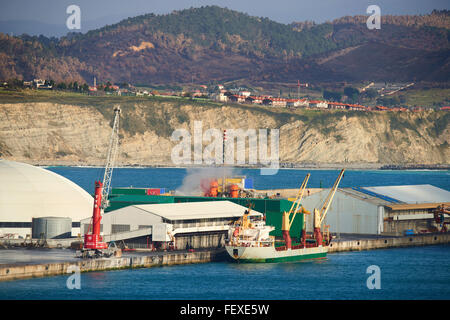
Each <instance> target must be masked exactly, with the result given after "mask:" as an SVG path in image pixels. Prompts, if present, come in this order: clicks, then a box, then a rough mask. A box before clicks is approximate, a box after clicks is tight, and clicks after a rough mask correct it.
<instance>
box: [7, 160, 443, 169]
mask: <svg viewBox="0 0 450 320" xmlns="http://www.w3.org/2000/svg"><path fill="white" fill-rule="evenodd" d="M4 160H11V161H18V162H24V163H27V164H30V165H33V166H37V167H43V168H49V167H77V168H103V167H104V164H99V163H79V162H74V161H33V160H31V161H27V160H24V159H17V160H16V159H4ZM224 167H225V168H236V169H255V170H259V169H262V168H264V167H261V166H256V165H232V166H229V165H227V166H220V165H219V166H211V165H204V166H202V165H198V164H195V165H183V166H174V165H170V164H167V163H128V164H123V165H118V166H116V167H115V168H119V169H129V168H131V169H147V168H155V169H157V168H162V169H206V168H224ZM342 168H345V169H348V170H386V171H389V170H391V171H397V170H399V171H400V170H416V171H421V170H433V171H447V170H450V164H412V165H398V164H381V163H316V164H314V163H304V164H301V163H300V164H292V163H280V166H279V170H302V169H309V170H340V169H342Z"/></svg>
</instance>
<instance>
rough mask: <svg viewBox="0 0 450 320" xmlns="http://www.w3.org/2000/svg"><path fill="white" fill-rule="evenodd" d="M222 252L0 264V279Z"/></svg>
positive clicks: (199, 259)
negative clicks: (74, 268) (75, 268)
mask: <svg viewBox="0 0 450 320" xmlns="http://www.w3.org/2000/svg"><path fill="white" fill-rule="evenodd" d="M225 254H226V252H225V251H224V249H222V250H209V251H199V252H187V253H167V252H165V253H161V254H158V255H151V256H144V255H143V256H132V257H121V258H107V259H106V258H103V259H80V261H75V262H58V263H45V264H28V265H17V264H9V265H0V281H8V280H19V279H26V278H36V277H45V276H55V275H64V274H69V273H68V270H70V269H72V268H73V267H74V266H76V267H78V268H79V270H80V272H89V271H106V270H118V269H128V268H149V267H157V266H169V265H176V264H190V263H205V262H211V261H217V260H223V258H224V257H225Z"/></svg>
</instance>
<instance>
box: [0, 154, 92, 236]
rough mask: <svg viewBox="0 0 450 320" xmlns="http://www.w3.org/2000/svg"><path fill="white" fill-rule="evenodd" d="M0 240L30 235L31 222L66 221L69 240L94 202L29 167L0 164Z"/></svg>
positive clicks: (63, 180) (51, 175)
mask: <svg viewBox="0 0 450 320" xmlns="http://www.w3.org/2000/svg"><path fill="white" fill-rule="evenodd" d="M0 181H1V183H0V237H1V236H5V235H7V234H13V235H15V238H17V237H23V238H25V236H26V235H27V234H30V235H31V222H32V218H41V217H68V218H71V219H72V236H77V235H78V233H80V228H79V222H80V220H81V219H84V218H86V217H90V216H92V210H93V204H94V199H93V198H92V196H91V195H89V193H87V192H86V191H85V190H83V189H82V188H81V187H79V186H78V185H76V184H75V183H73V182H72V181H70V180H68V179H66V178H64V177H62V176H60V175H58V174H56V173H54V172H51V171H49V170H45V169H42V168H38V167H35V166H32V165H29V164H25V163H20V162H15V161H7V160H0Z"/></svg>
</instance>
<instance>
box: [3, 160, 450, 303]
mask: <svg viewBox="0 0 450 320" xmlns="http://www.w3.org/2000/svg"><path fill="white" fill-rule="evenodd" d="M49 169H50V170H52V171H54V172H56V173H59V174H61V175H63V176H65V177H67V178H69V179H71V180H72V181H74V182H75V183H77V184H78V185H80V186H81V187H83V188H84V189H85V190H87V191H88V192H91V193H92V192H93V189H94V186H93V182H94V180H95V179H97V180H101V179H102V175H103V170H102V169H100V168H76V167H51V168H49ZM189 172H191V171H190V170H186V169H170V168H167V169H154V168H145V169H131V168H127V169H125V168H124V169H115V170H114V174H113V181H112V185H113V186H116V187H124V186H131V185H133V186H135V187H150V186H152V187H165V188H169V189H175V188H177V187H178V186H180V185H181V184H182V181H183V178H184V177H185V176H186V174H187V173H189ZM307 172H311V179H310V182H309V184H308V186H310V187H320V186H322V187H330V186H331V185H332V184H333V182H334V179H335V178H336V177H337V175H338V170H280V171H279V173H278V174H277V175H275V176H260V175H259V170H252V169H243V170H237V172H236V173H237V174H242V175H247V176H248V177H252V178H253V179H254V184H255V187H256V188H258V189H269V188H298V187H299V185H300V184H301V182H302V180H303V178H304V176H305V174H306V173H307ZM406 184H432V185H435V186H437V187H440V188H443V189H446V190H450V171H381V170H371V171H356V170H349V171H347V172H346V174H345V176H344V178H343V180H342V182H341V185H340V186H341V187H353V186H380V185H406ZM0 254H1V252H0ZM371 265H377V266H379V268H380V270H381V289H379V290H377V289H373V290H369V289H368V288H367V286H366V281H367V278H368V277H369V276H370V275H369V274H367V273H366V270H367V267H369V266H371ZM67 279H68V276H57V277H49V278H39V279H29V280H20V281H10V282H0V299H308V300H309V299H450V289H449V288H450V245H440V246H428V247H417V248H398V249H388V250H373V251H362V252H346V253H335V254H329V255H328V257H327V259H325V260H321V261H308V262H298V263H279V264H248V265H246V264H233V263H207V264H195V265H183V266H170V267H161V268H150V269H136V270H122V271H109V272H92V273H84V274H81V290H76V289H74V290H69V289H67V287H66V281H67Z"/></svg>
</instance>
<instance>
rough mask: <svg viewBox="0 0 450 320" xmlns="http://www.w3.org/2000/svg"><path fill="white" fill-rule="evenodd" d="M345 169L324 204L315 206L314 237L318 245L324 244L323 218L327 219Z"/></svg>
mask: <svg viewBox="0 0 450 320" xmlns="http://www.w3.org/2000/svg"><path fill="white" fill-rule="evenodd" d="M344 171H345V169H342V170H341V172H340V173H339V176H338V178H337V179H336V181H335V182H334V185H333V188H331V190H330V193H329V194H328V196H327V198H326V199H325V201H324V203H323V205H322V206H321V207H320V209H316V208H314V238H315V239H316V241H317V245H318V246H321V245H322V239H323V237H322V233H321V231H320V229H321V226H322V223H323V220H324V219H325V217H326V215H327V212H328V209H329V207H330V204H331V201H333V197H334V194H335V193H336V190H337V188H338V185H339V182H341V179H342V177H343V175H344Z"/></svg>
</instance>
